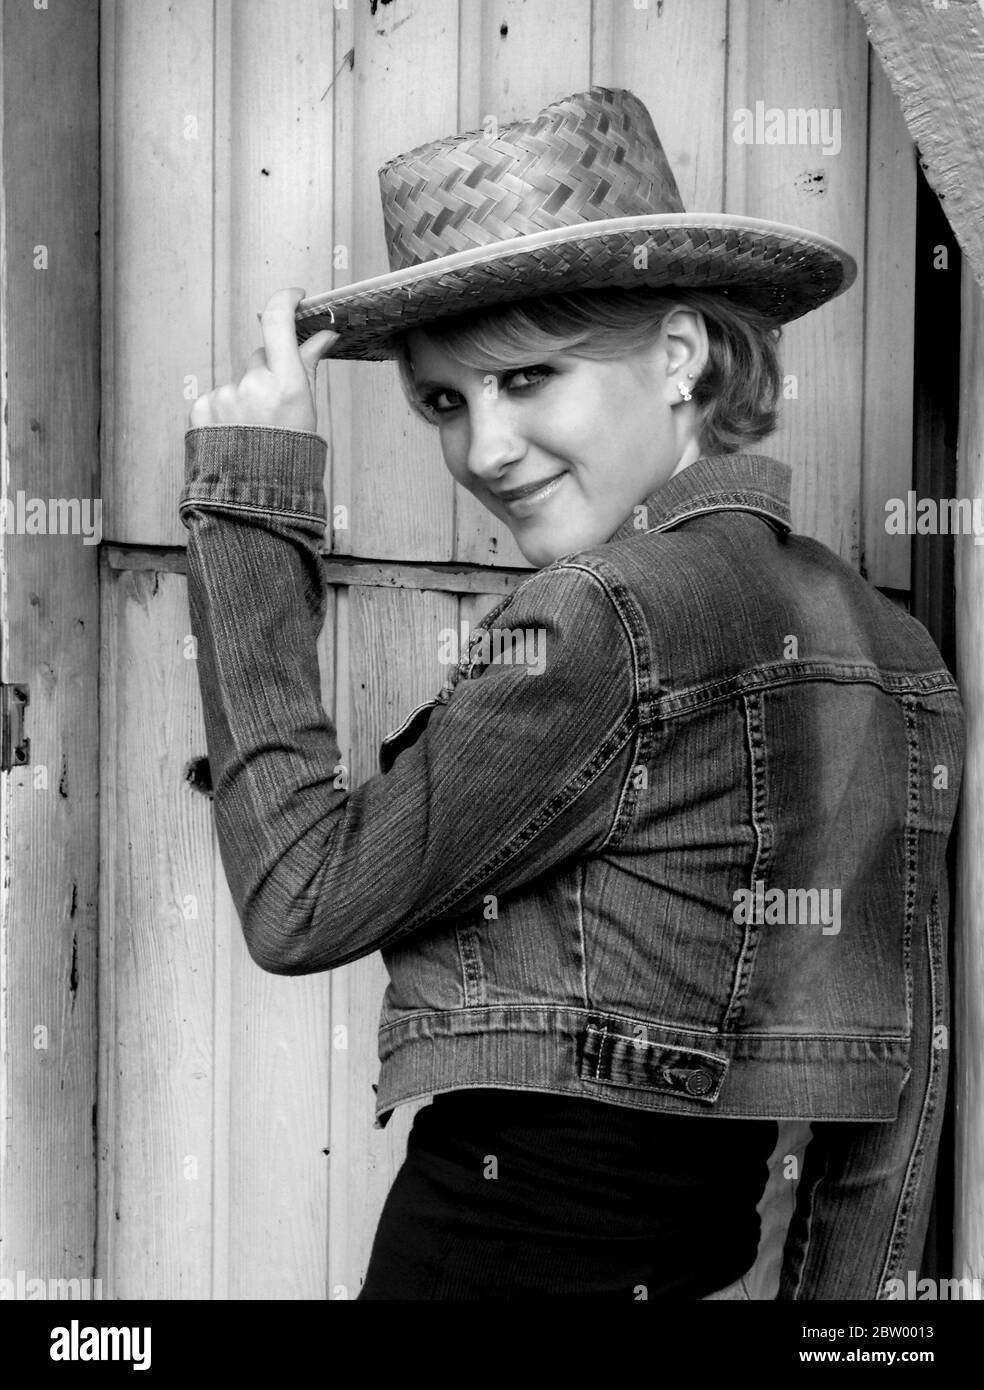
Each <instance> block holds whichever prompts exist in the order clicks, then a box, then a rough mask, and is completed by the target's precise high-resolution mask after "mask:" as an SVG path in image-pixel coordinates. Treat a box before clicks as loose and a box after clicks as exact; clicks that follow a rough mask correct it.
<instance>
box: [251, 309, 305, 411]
mask: <svg viewBox="0 0 984 1390" xmlns="http://www.w3.org/2000/svg"><path fill="white" fill-rule="evenodd" d="M304 294H305V291H304V290H302V289H298V288H296V287H294V288H291V289H285V290H275V291H274V293H273V294H272V295H271V296H270V298H269V299H268V300H267V302H266V304H265V305H264V307H263V312H262V313H261V314H260V328H261V329H262V330H263V346H264V348H265V349H266V360H267V365H268V366H269V368H270V370H271V372H273V374H274V376H275V377H277V378H278V380H279V381H280V382H281V383H282V385H283V386H284V387H286V388H287V389H289V388H290V387H291V386H293V385H295V384H296V382H297V380H298V377H300V376H301V374H302V373H303V374H304V375H306V370H305V367H304V363H303V361H302V360H301V355H300V350H299V349H298V345H297V329H296V328H295V327H294V310H295V309H296V308H297V305H298V304H299V303H300V302H301V300H302V299H303V298H304Z"/></svg>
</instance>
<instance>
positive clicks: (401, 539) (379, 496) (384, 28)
mask: <svg viewBox="0 0 984 1390" xmlns="http://www.w3.org/2000/svg"><path fill="white" fill-rule="evenodd" d="M373 11H375V13H373ZM342 14H344V12H342ZM340 24H341V21H340ZM348 24H349V21H348V19H345V25H346V27H345V29H344V32H345V33H346V36H348V35H349V34H351V47H352V48H353V50H354V54H353V63H354V68H353V70H352V72H351V73H350V72H349V71H348V70H347V67H346V65H345V64H344V63H343V61H342V59H343V57H344V53H342V54H339V62H338V64H336V73H337V76H336V77H335V78H334V88H333V91H334V92H335V94H336V95H335V101H336V107H335V111H336V123H337V124H336V136H337V138H336V142H335V149H336V172H335V195H336V199H337V200H338V205H337V209H336V213H335V244H336V246H337V247H339V248H340V254H339V256H338V258H337V259H338V261H339V262H341V264H339V265H338V268H337V270H336V274H335V279H334V283H335V285H336V286H340V285H344V284H348V283H351V282H352V281H355V280H361V279H364V278H366V277H368V276H372V275H380V274H382V273H384V272H385V271H387V270H388V269H389V262H388V259H387V257H386V249H385V240H384V236H383V217H382V206H381V202H380V196H379V179H378V177H377V170H378V168H379V167H380V165H382V164H384V163H385V162H386V160H388V159H391V158H392V157H393V156H394V155H397V154H400V153H401V152H403V151H404V150H408V149H411V148H412V147H413V146H414V145H418V144H422V143H423V142H424V141H426V140H433V139H435V138H437V137H438V136H440V135H446V134H448V133H449V132H450V131H453V130H455V129H456V119H457V99H456V90H457V62H458V12H457V4H456V2H455V0H429V3H428V4H426V5H418V6H416V7H414V8H413V9H412V10H410V9H406V7H400V6H393V5H390V6H382V5H381V6H379V7H378V8H377V7H376V6H372V7H370V6H369V5H368V4H360V5H358V6H354V7H352V17H351V28H349V27H347V26H348ZM345 51H347V50H345ZM343 107H344V113H343V110H342V108H343ZM346 189H349V190H350V192H345V191H344V190H346ZM340 190H341V194H340ZM343 218H344V219H345V220H344V221H343ZM346 224H347V225H346ZM327 225H328V224H327V223H326V226H327ZM308 288H309V290H310V291H311V292H314V287H312V286H309V287H308ZM329 386H330V391H331V396H332V442H333V446H334V452H335V455H336V456H337V457H340V458H343V459H344V460H346V462H345V463H344V465H343V467H344V469H345V471H344V473H339V475H338V477H337V479H335V480H333V489H332V496H333V500H334V501H335V502H336V503H338V504H340V505H343V506H345V507H347V509H348V520H349V523H350V525H349V528H348V530H347V531H345V530H341V531H337V532H335V534H334V538H333V539H334V543H335V546H336V548H337V549H338V550H339V551H340V552H346V553H350V554H356V555H364V556H399V557H400V558H402V559H416V560H422V559H427V560H432V559H435V558H440V559H448V558H450V557H451V554H452V549H451V545H452V482H451V478H450V476H449V475H448V473H447V471H446V470H445V468H444V466H443V464H442V463H441V460H440V456H439V454H437V452H436V451H435V449H434V442H433V432H432V431H431V430H429V429H428V427H427V426H426V425H424V423H423V422H422V421H421V420H419V419H418V418H417V417H416V416H415V415H412V414H411V412H410V411H409V409H408V408H407V406H406V403H405V402H404V400H403V397H402V394H401V392H400V387H399V383H398V378H397V375H396V367H395V365H394V364H392V363H355V364H348V365H346V364H342V363H332V364H331V367H330V382H329ZM339 397H341V398H342V399H341V400H339ZM336 401H337V402H338V413H337V418H335V410H336Z"/></svg>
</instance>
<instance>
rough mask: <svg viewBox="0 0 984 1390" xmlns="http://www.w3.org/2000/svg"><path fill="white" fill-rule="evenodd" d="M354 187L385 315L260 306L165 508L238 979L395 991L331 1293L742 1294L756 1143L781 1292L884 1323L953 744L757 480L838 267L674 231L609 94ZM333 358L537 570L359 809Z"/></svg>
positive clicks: (928, 1165)
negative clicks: (387, 1127) (352, 1249)
mask: <svg viewBox="0 0 984 1390" xmlns="http://www.w3.org/2000/svg"><path fill="white" fill-rule="evenodd" d="M381 178H382V180H383V193H384V214H385V217H386V225H387V233H388V237H389V245H390V259H391V265H392V266H393V271H392V272H391V274H390V275H389V276H383V277H379V278H378V279H377V280H376V281H371V282H364V283H363V284H361V285H356V286H350V287H348V288H347V289H345V290H340V291H337V292H334V293H333V294H331V295H327V296H321V297H319V298H318V299H317V300H314V301H310V302H308V303H307V304H306V305H301V306H299V300H300V298H301V295H302V293H303V292H302V291H293V290H287V291H278V292H277V294H275V295H274V296H273V298H272V299H271V300H270V302H269V304H268V306H267V308H266V310H265V311H264V314H263V316H262V325H263V336H264V348H263V349H260V350H259V352H258V353H257V354H255V356H254V360H253V362H252V363H251V366H250V368H249V370H248V371H247V373H246V375H245V376H244V377H243V379H242V380H241V381H240V383H238V385H235V386H228V387H223V388H220V389H219V390H218V391H215V392H211V393H209V394H208V395H206V396H203V397H201V398H200V399H199V401H197V402H196V403H195V406H194V407H193V409H192V412H191V418H190V425H191V429H190V431H189V433H188V436H187V442H188V454H187V473H186V483H185V488H184V491H183V493H182V498H181V504H180V507H181V516H182V519H183V521H184V523H185V525H186V526H187V527H188V530H189V533H190V534H189V543H188V582H189V603H190V608H191V615H192V628H193V631H194V632H195V635H196V637H197V639H198V657H199V660H198V670H199V677H200V682H201V688H202V697H203V706H204V712H205V723H206V733H207V739H208V751H209V760H210V763H211V767H212V776H213V786H214V798H215V816H216V826H217V831H218V837H219V844H220V848H221V852H222V858H223V864H224V866H225V869H226V874H227V877H228V879H229V885H230V889H231V891H232V894H233V898H234V901H235V902H236V905H237V909H238V911H239V914H240V918H241V921H242V924H243V929H244V932H245V935H246V939H247V942H248V944H249V948H250V951H251V954H252V955H253V958H254V959H255V960H256V961H257V962H258V963H259V964H260V965H261V966H263V967H264V968H266V969H270V970H275V971H279V972H282V973H304V972H308V971H314V970H325V969H331V968H333V967H335V966H337V965H341V964H343V963H345V962H347V961H350V960H353V959H356V958H358V957H359V956H362V955H365V954H368V953H369V952H372V951H374V950H377V949H378V950H381V951H382V953H383V958H384V961H385V963H386V966H387V969H388V972H389V976H390V984H389V987H388V989H387V992H386V997H385V999H384V1001H383V1010H382V1017H381V1021H380V1034H379V1051H380V1059H381V1062H382V1070H381V1074H380V1082H379V1087H378V1095H377V1117H378V1122H379V1123H385V1122H386V1120H387V1119H388V1117H389V1114H390V1113H391V1112H392V1110H393V1108H394V1106H395V1105H397V1104H401V1103H404V1102H407V1101H410V1100H414V1099H419V1098H420V1097H433V1099H432V1100H431V1101H430V1103H429V1104H427V1105H425V1106H424V1107H423V1108H422V1109H421V1110H420V1111H419V1112H418V1114H417V1115H416V1116H415V1118H414V1124H413V1128H412V1131H411V1134H410V1138H409V1143H408V1150H407V1156H406V1160H405V1162H404V1164H403V1166H402V1168H401V1170H400V1172H399V1174H398V1176H397V1178H396V1181H395V1182H394V1185H393V1188H392V1190H391V1192H390V1194H389V1196H388V1199H387V1202H386V1205H385V1208H384V1211H383V1213H382V1217H381V1220H380V1224H379V1228H378V1230H377V1233H376V1239H375V1243H374V1246H373V1252H372V1257H371V1260H370V1264H369V1269H368V1273H367V1277H366V1281H365V1285H364V1288H363V1291H362V1293H361V1294H360V1297H362V1298H366V1299H379V1298H413V1299H480V1298H543V1297H554V1298H557V1297H563V1298H609V1299H612V1298H614V1299H632V1298H635V1299H638V1298H670V1297H677V1298H679V1297H683V1298H708V1297H711V1298H715V1297H716V1298H742V1297H748V1296H749V1293H748V1287H747V1285H746V1284H745V1283H744V1281H743V1278H742V1276H743V1275H744V1274H745V1273H746V1272H747V1271H748V1270H749V1269H750V1268H751V1266H752V1265H753V1264H754V1262H755V1258H756V1250H757V1246H758V1238H759V1218H758V1214H757V1211H756V1206H757V1204H758V1202H759V1201H760V1198H761V1196H762V1192H763V1188H764V1186H765V1181H766V1175H767V1161H768V1158H769V1155H770V1153H771V1152H772V1151H773V1148H774V1147H775V1143H776V1133H777V1130H776V1121H777V1120H779V1119H785V1118H791V1119H799V1120H804V1121H807V1120H808V1121H812V1123H813V1138H812V1140H811V1143H810V1146H809V1148H808V1150H807V1154H806V1160H805V1163H804V1167H803V1171H802V1173H801V1174H800V1175H799V1183H798V1188H797V1205H796V1213H795V1215H794V1217H793V1220H792V1223H791V1224H790V1228H789V1232H788V1235H787V1238H786V1247H785V1260H784V1265H783V1279H782V1285H781V1287H780V1293H779V1296H780V1297H783V1298H822V1299H830V1298H877V1297H879V1296H887V1295H886V1293H885V1290H886V1288H887V1287H888V1285H887V1281H888V1280H890V1279H892V1278H896V1277H898V1276H899V1275H900V1274H901V1275H902V1277H903V1278H904V1272H905V1271H906V1270H907V1269H909V1268H915V1267H917V1266H918V1260H919V1254H920V1248H921V1241H922V1239H923V1236H924V1232H925V1225H926V1218H927V1214H928V1205H929V1199H930V1195H931V1181H932V1175H933V1165H934V1160H935V1151H936V1146H937V1142H938V1134H939V1124H940V1118H941V1109H942V1100H943V1095H944V1088H945V1078H946V1048H945V1046H943V1045H941V1044H940V1040H941V1039H944V1038H945V1036H946V1031H945V1030H946V1020H947V989H946V977H945V971H944V969H943V961H944V959H945V950H944V943H945V930H946V917H947V905H946V889H945V875H944V860H943V855H944V850H945V845H946V841H947V836H948V834H949V831H950V827H951V824H952V820H953V815H954V810H955V803H956V797H957V791H958V788H959V781H960V770H961V762H962V748H963V742H962V740H963V729H962V716H961V708H960V702H959V697H958V694H957V691H956V687H955V685H954V682H953V679H952V677H951V675H950V673H949V672H948V671H947V670H946V668H945V666H944V664H943V661H942V659H941V657H940V655H939V653H938V652H937V650H936V648H935V647H934V646H933V644H932V642H931V641H930V639H929V637H928V635H927V634H926V632H925V631H924V629H923V628H921V627H920V625H919V624H918V623H916V622H915V621H914V620H913V619H911V618H910V617H908V616H907V615H905V614H904V613H902V612H901V610H899V609H898V607H897V606H895V605H894V604H892V603H890V602H889V601H888V600H886V599H884V598H883V597H882V596H881V595H880V594H878V592H877V591H876V590H874V589H873V588H871V586H869V585H868V584H866V583H865V581H863V580H862V579H861V578H860V577H859V576H858V575H857V574H856V572H855V571H854V570H853V569H851V567H850V566H848V565H846V564H845V563H843V562H842V561H841V560H840V559H839V558H838V557H837V556H836V555H834V554H833V552H831V551H830V550H829V549H827V548H826V547H824V546H822V545H820V544H819V543H818V542H815V541H812V540H809V539H808V538H806V537H802V536H798V535H796V534H795V533H794V532H793V531H792V527H791V519H790V514H789V485H790V477H791V469H790V468H789V466H788V465H787V464H785V463H782V462H780V461H778V460H776V459H772V458H770V457H768V456H765V455H760V454H758V453H756V452H754V446H755V444H756V443H757V442H758V441H759V440H761V439H762V438H763V437H765V436H766V435H767V434H769V433H770V432H771V431H772V429H773V428H774V424H775V409H776V399H777V395H778V389H779V382H780V374H779V366H778V361H777V355H776V353H777V340H778V336H779V331H778V330H779V328H780V326H781V324H782V323H783V322H787V321H789V319H791V318H794V317H796V316H797V315H798V314H801V313H805V312H808V311H809V310H811V309H814V308H816V307H818V306H819V305H820V304H822V303H823V302H824V301H825V300H826V299H829V298H830V297H831V296H832V295H833V294H835V293H838V292H840V290H842V289H844V288H846V287H847V285H848V284H849V283H850V280H851V278H852V277H853V273H854V272H853V265H852V263H851V262H850V258H849V257H847V256H846V254H845V253H844V252H842V251H840V249H839V248H834V247H832V246H831V244H830V243H829V242H826V241H824V239H822V238H817V237H813V236H812V235H811V234H810V233H807V232H802V231H798V230H797V229H790V228H778V227H776V226H775V225H774V224H767V223H763V222H758V221H753V220H751V219H737V218H723V217H717V218H715V217H704V218H700V217H691V216H688V215H686V214H684V213H683V211H682V208H681V207H680V205H679V195H678V194H677V192H676V187H675V184H674V183H673V179H672V174H671V173H670V171H669V168H668V166H667V165H666V161H665V156H664V155H663V152H662V148H661V146H660V145H659V141H658V137H657V136H656V133H655V130H654V129H653V127H652V123H651V121H650V120H649V117H648V113H646V112H645V108H644V107H642V106H641V103H639V102H638V101H637V99H636V98H634V97H632V96H631V94H630V93H625V92H612V91H608V90H606V89H592V91H590V92H587V93H580V94H577V95H575V96H573V97H570V98H566V99H565V100H564V101H562V102H557V103H554V104H553V105H552V106H550V107H547V108H545V110H544V111H543V112H540V113H539V114H538V116H537V117H534V118H533V119H532V120H531V121H528V122H516V123H514V124H513V125H512V126H510V127H508V128H505V129H503V130H502V131H498V132H496V133H495V134H494V136H492V137H489V136H488V135H486V134H478V135H468V136H455V137H450V138H449V139H447V140H443V141H435V142H433V143H432V144H431V145H428V146H422V147H420V149H418V150H414V151H410V152H409V154H407V155H405V156H401V157H400V158H399V159H398V160H396V161H391V162H390V164H389V165H387V166H385V168H384V170H383V171H381ZM463 237H465V238H468V237H470V238H471V242H470V244H469V245H468V246H466V247H465V248H464V249H462V246H461V241H462V238H463ZM329 310H330V316H331V318H332V320H333V321H334V323H335V328H336V330H337V331H331V332H329V331H328V330H326V329H323V328H322V327H321V324H322V323H323V322H324V319H325V316H326V313H327V311H329ZM295 315H299V320H298V321H299V323H300V324H301V328H302V334H303V333H309V332H311V330H312V329H314V330H316V331H314V333H313V336H310V337H309V338H308V340H307V341H306V342H303V343H302V344H301V345H300V346H299V345H298V343H297V339H296V334H295ZM325 352H329V353H330V354H331V355H334V356H351V357H362V358H367V359H370V360H371V359H373V358H381V357H396V358H397V359H398V362H399V364H400V371H401V378H402V381H403V384H404V387H405V389H406V391H407V394H408V397H409V399H410V401H411V403H412V405H413V407H414V408H415V409H417V410H418V411H420V412H421V413H422V414H424V415H425V417H426V418H428V419H429V420H431V421H432V422H433V423H435V424H436V425H437V427H438V431H439V439H440V446H441V451H442V454H443V457H444V460H445V462H446V464H447V466H448V468H449V469H450V471H451V473H452V474H453V476H454V477H455V479H456V480H457V481H458V482H459V483H461V484H462V486H464V487H467V488H468V489H469V490H470V491H471V492H473V493H474V494H475V495H476V496H477V497H478V498H479V499H480V501H481V502H482V503H483V504H484V505H485V506H486V507H487V508H488V509H489V510H490V511H491V512H493V513H494V514H495V515H496V516H497V517H499V518H500V519H501V520H502V521H504V522H505V523H506V525H508V527H509V529H510V530H511V532H512V534H513V535H514V536H515V538H516V541H517V543H518V545H519V547H520V549H521V551H522V553H523V554H524V555H525V556H526V557H527V559H528V560H529V561H530V562H531V564H532V565H533V566H534V567H535V568H534V571H533V573H532V575H531V577H530V578H529V579H527V580H525V581H524V582H523V583H522V584H520V585H519V586H518V588H517V589H516V590H515V591H514V592H513V593H512V594H511V595H510V596H509V597H508V598H507V599H505V600H503V602H502V603H500V604H499V605H497V606H496V608H494V609H493V610H492V612H491V613H489V614H488V615H486V617H485V619H483V622H482V625H481V627H480V628H479V630H478V631H477V632H476V634H475V635H474V638H473V640H472V643H471V644H470V647H469V650H468V652H467V653H465V654H463V655H462V659H461V661H460V663H459V666H458V668H457V669H456V671H455V672H454V675H453V676H452V679H451V680H450V681H449V682H448V683H447V684H446V686H445V687H444V688H443V689H442V690H441V691H440V692H439V693H438V695H437V696H436V697H435V698H434V699H433V700H431V701H428V702H427V703H426V704H425V705H423V706H420V707H418V709H417V710H415V711H413V712H412V714H411V715H410V716H409V717H408V719H407V720H406V721H405V723H404V725H403V726H401V728H400V729H398V730H397V731H395V733H394V734H393V735H391V736H390V737H389V738H388V739H387V740H386V741H385V743H384V747H383V750H382V755H381V768H382V771H381V773H380V774H379V775H378V776H376V777H373V778H371V779H369V780H368V781H367V782H365V783H363V784H362V785H361V786H359V787H356V788H354V789H351V790H350V791H339V790H336V789H335V788H334V786H333V781H334V768H335V766H336V764H337V763H338V761H339V759H340V753H339V749H338V744H337V737H336V731H335V728H334V725H333V724H332V722H331V720H330V718H329V717H328V715H327V714H326V713H325V711H324V710H323V709H322V707H321V703H320V698H319V674H318V662H317V654H316V646H315V643H316V639H317V635H318V632H319V630H320V627H321V625H322V623H323V620H324V614H325V585H324V579H323V576H322V571H321V565H320V560H319V554H318V545H319V542H320V541H321V539H322V532H323V527H324V522H325V517H326V509H325V500H324V492H323V487H322V479H323V472H324V465H325V444H324V441H323V440H322V439H321V438H320V437H319V436H318V435H317V434H315V433H314V430H315V425H316V420H315V412H314V403H313V391H312V386H313V379H314V372H315V368H316V363H317V360H318V358H319V357H320V356H321V355H322V354H324V353H325ZM941 769H942V770H943V771H942V774H941ZM934 1043H935V1045H934Z"/></svg>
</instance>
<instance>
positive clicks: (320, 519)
mask: <svg viewBox="0 0 984 1390" xmlns="http://www.w3.org/2000/svg"><path fill="white" fill-rule="evenodd" d="M192 507H198V508H202V507H204V509H205V510H206V511H227V512H248V513H249V514H251V515H253V516H269V515H270V513H271V512H273V513H275V514H276V515H277V516H283V517H288V516H289V517H294V518H296V519H297V520H299V521H314V522H317V524H318V525H319V526H320V527H322V528H324V527H325V526H326V525H327V524H328V518H327V516H319V515H318V513H317V512H302V511H295V510H293V508H286V507H277V506H273V505H271V506H267V507H259V506H255V505H253V504H252V503H250V502H229V501H226V500H225V499H220V498H217V497H213V496H198V495H195V494H193V495H192V496H190V497H186V498H185V499H184V501H183V502H182V503H181V505H180V506H179V507H178V511H179V513H184V512H185V511H186V510H187V509H188V508H192Z"/></svg>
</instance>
